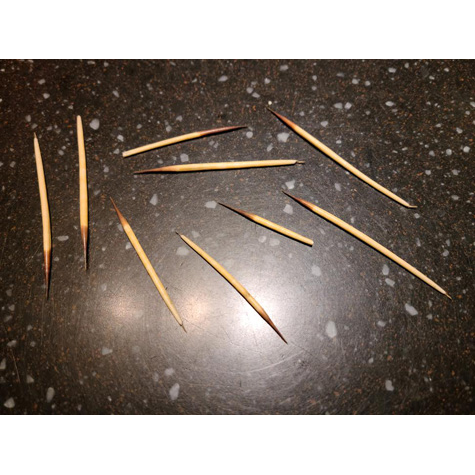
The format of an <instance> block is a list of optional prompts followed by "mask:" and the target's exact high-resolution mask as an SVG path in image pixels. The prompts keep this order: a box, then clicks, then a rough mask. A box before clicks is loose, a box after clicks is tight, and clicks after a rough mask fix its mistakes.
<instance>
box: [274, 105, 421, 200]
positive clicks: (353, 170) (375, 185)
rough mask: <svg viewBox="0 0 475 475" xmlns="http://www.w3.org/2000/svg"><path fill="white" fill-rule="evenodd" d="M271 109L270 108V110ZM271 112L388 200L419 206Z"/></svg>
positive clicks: (282, 117) (279, 115)
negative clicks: (396, 193)
mask: <svg viewBox="0 0 475 475" xmlns="http://www.w3.org/2000/svg"><path fill="white" fill-rule="evenodd" d="M268 109H269V108H268ZM269 111H270V112H272V113H273V114H274V115H275V116H276V117H278V118H279V119H280V120H281V121H282V122H283V123H284V124H285V125H287V126H288V127H290V128H291V129H292V130H293V131H294V132H295V133H296V134H298V135H300V136H301V137H303V138H304V139H305V140H307V141H308V142H310V143H311V144H312V145H314V146H315V147H317V148H318V149H319V150H320V151H322V152H323V153H324V154H325V155H327V156H328V157H330V158H331V159H332V160H334V161H335V162H337V163H338V164H339V165H341V166H342V167H343V168H346V169H347V170H348V171H349V172H350V173H353V175H355V176H357V177H358V178H359V179H360V180H362V181H364V182H365V183H367V184H368V185H370V186H372V187H373V188H374V189H376V190H378V191H379V192H380V193H382V194H383V195H386V196H387V197H388V198H391V199H392V200H394V201H396V202H397V203H399V204H401V205H403V206H405V207H406V208H417V206H412V205H410V204H409V203H408V202H407V201H405V200H403V199H402V198H400V197H399V196H397V195H395V194H394V193H393V192H391V191H389V190H388V189H387V188H384V186H381V185H380V184H379V183H376V182H375V181H374V180H372V179H371V178H370V177H368V176H366V175H365V174H364V173H362V172H360V171H359V170H358V169H357V168H355V167H354V166H353V165H351V164H349V163H348V162H347V161H346V160H344V159H343V158H341V157H340V155H338V154H337V153H336V152H334V151H333V150H332V149H330V148H329V147H327V146H326V145H325V144H323V143H322V142H320V140H318V139H316V138H315V137H314V136H313V135H310V134H309V133H308V132H306V131H305V130H303V129H302V128H301V127H299V126H298V125H297V124H295V123H294V122H292V121H291V120H289V119H287V117H284V116H283V115H281V114H278V113H277V112H275V111H273V110H272V109H269Z"/></svg>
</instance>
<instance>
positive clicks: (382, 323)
mask: <svg viewBox="0 0 475 475" xmlns="http://www.w3.org/2000/svg"><path fill="white" fill-rule="evenodd" d="M377 325H378V327H381V328H384V327H385V326H386V322H383V321H382V320H378V322H377Z"/></svg>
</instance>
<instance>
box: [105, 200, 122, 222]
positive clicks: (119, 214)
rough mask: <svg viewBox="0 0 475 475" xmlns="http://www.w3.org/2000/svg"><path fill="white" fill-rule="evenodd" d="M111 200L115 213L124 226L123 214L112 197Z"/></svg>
mask: <svg viewBox="0 0 475 475" xmlns="http://www.w3.org/2000/svg"><path fill="white" fill-rule="evenodd" d="M109 199H110V200H111V202H112V206H114V209H115V212H116V213H117V216H118V217H119V220H120V222H121V224H122V222H123V221H124V220H125V218H124V217H123V216H122V213H121V212H120V211H119V208H117V206H116V204H115V203H114V200H113V199H112V198H111V197H110V196H109Z"/></svg>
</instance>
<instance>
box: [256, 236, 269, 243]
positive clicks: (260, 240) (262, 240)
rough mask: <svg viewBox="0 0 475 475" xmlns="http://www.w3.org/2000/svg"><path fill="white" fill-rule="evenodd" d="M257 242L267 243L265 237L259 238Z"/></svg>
mask: <svg viewBox="0 0 475 475" xmlns="http://www.w3.org/2000/svg"><path fill="white" fill-rule="evenodd" d="M257 240H258V241H259V242H260V243H261V244H262V243H264V242H266V241H267V236H259V237H258V238H257Z"/></svg>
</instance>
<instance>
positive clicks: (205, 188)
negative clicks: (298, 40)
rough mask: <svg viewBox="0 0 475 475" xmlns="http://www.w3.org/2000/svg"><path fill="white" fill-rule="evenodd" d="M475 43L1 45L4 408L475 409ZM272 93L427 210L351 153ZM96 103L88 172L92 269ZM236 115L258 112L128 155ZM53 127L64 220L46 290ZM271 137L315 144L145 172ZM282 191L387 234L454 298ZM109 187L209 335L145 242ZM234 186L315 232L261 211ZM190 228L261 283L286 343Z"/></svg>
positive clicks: (54, 199) (268, 143)
mask: <svg viewBox="0 0 475 475" xmlns="http://www.w3.org/2000/svg"><path fill="white" fill-rule="evenodd" d="M474 64H475V63H474V62H471V61H414V60H411V61H396V60H391V61H247V62H246V61H140V62H137V61H103V60H100V61H99V60H95V61H86V60H84V61H21V62H16V61H2V62H1V63H0V152H1V153H0V177H1V184H0V185H1V194H0V202H1V228H0V259H1V270H0V308H1V315H0V321H1V325H0V413H1V414H68V413H69V414H96V413H99V414H110V413H114V414H149V413H155V414H262V413H265V414H325V413H329V414H353V413H359V414H361V413H363V414H375V413H379V414H389V413H402V414H408V413H415V414H433V413H436V414H439V413H456V414H460V413H474V412H475V404H474V401H473V398H474V394H473V392H474V390H475V382H474V375H475V364H474V347H475V345H474V336H475V325H474V318H475V315H474V301H475V295H474V280H473V240H474V232H473V229H474V220H473V212H474V208H473V191H474V186H473V184H474V173H473V171H474V165H473V159H474V151H475V145H474V143H473V131H474V123H475V92H474V91H475V87H474V86H475V66H474ZM269 104H272V107H273V108H274V109H275V110H276V111H278V112H280V113H282V114H284V115H286V116H287V117H289V118H290V119H292V120H294V121H295V122H296V123H297V124H299V125H300V126H302V127H303V128H304V129H306V130H307V131H309V132H310V133H312V134H314V135H315V136H316V137H317V138H318V139H320V140H321V141H322V142H324V143H325V144H327V145H328V146H329V147H331V148H332V149H334V150H335V151H336V152H337V153H339V154H341V155H342V156H343V157H344V158H346V159H347V160H348V161H350V162H351V163H352V164H354V165H355V166H356V167H357V168H359V169H361V170H362V171H363V172H364V173H366V174H367V175H369V176H370V177H371V178H373V179H375V180H376V181H377V182H379V183H381V184H382V185H384V186H386V187H387V188H389V189H391V190H392V191H394V192H396V193H397V194H398V195H399V196H401V197H402V198H404V199H406V200H407V201H409V202H410V203H412V204H414V205H417V206H418V208H417V209H415V210H410V209H405V208H403V207H402V206H400V205H398V204H397V203H395V202H393V201H391V200H390V199H388V198H386V197H385V196H383V195H382V194H380V193H378V192H377V191H375V190H374V189H372V188H371V187H369V186H368V185H367V184H365V183H363V182H362V181H360V180H359V179H357V178H355V177H354V176H352V175H349V174H348V173H347V172H346V171H345V170H344V169H343V168H341V167H340V166H339V165H337V164H335V163H334V162H333V161H332V160H330V159H329V158H328V157H326V156H325V155H323V154H322V153H320V152H319V151H318V150H316V149H315V148H314V147H312V146H311V145H309V144H308V143H307V142H305V141H304V140H303V139H301V138H300V137H298V136H297V135H296V134H294V133H293V132H292V131H291V130H290V129H288V128H287V127H286V126H285V125H284V124H282V123H281V122H280V121H279V120H277V119H276V118H275V117H274V116H273V115H272V114H270V113H269V112H268V111H267V110H266V106H267V105H269ZM78 114H80V115H81V116H82V118H83V122H84V128H85V136H86V153H87V159H88V177H89V193H90V203H89V205H90V206H89V212H90V248H89V257H90V266H89V270H88V271H87V272H85V271H84V270H83V259H82V247H81V237H80V230H79V203H78V196H79V191H78V153H77V145H76V133H75V119H76V115H78ZM228 125H246V126H247V128H246V129H242V130H239V131H235V132H231V133H227V134H221V135H216V136H210V137H207V138H202V139H198V140H194V141H191V142H186V143H181V144H177V145H173V146H170V147H167V148H163V149H160V150H156V151H150V152H147V153H144V154H141V155H139V156H136V157H134V158H123V157H122V155H121V154H122V152H123V151H125V150H127V149H130V148H133V147H136V146H139V145H143V144H146V143H149V142H154V141H157V140H161V139H164V138H168V137H173V136H176V135H180V134H183V133H187V132H193V131H197V130H204V129H209V128H213V127H221V126H228ZM33 132H35V133H36V134H37V135H38V138H39V141H40V146H41V149H42V154H43V161H44V168H45V174H46V180H47V185H48V192H49V202H50V211H51V221H52V231H53V253H52V257H53V264H52V273H51V294H50V298H49V300H48V301H45V298H44V282H43V268H42V262H43V256H42V233H41V213H40V201H39V195H38V185H37V177H36V169H35V161H34V154H33ZM271 158H273V159H277V158H278V159H287V158H298V159H300V160H305V165H299V166H293V167H282V168H272V169H270V168H269V169H252V170H233V171H221V172H208V173H191V174H175V175H142V176H134V175H133V171H134V170H137V169H139V168H152V167H157V166H159V165H160V164H163V165H171V164H179V163H193V162H206V161H237V160H253V159H271ZM282 190H286V191H289V192H290V193H293V194H295V195H296V196H298V197H301V198H304V199H307V200H310V201H312V202H315V203H317V204H318V205H319V206H321V207H322V208H324V209H326V210H328V211H330V212H332V213H334V214H336V215H337V216H339V217H340V218H341V219H343V220H345V221H347V222H349V223H351V224H353V225H354V226H355V227H356V228H358V229H360V230H361V231H363V232H365V233H367V234H369V235H370V236H371V237H373V238H374V239H376V240H377V241H379V242H380V243H382V244H383V245H385V246H387V247H389V248H390V249H391V250H393V251H394V252H396V254H398V255H400V256H401V257H402V258H404V259H406V260H407V261H409V262H410V263H411V264H413V265H414V266H415V267H417V268H418V269H419V270H421V271H422V272H424V273H426V274H427V275H428V276H429V277H431V278H433V279H434V280H435V281H436V282H437V283H438V284H439V285H441V286H442V287H443V288H445V289H446V290H447V291H448V292H449V294H450V295H451V296H452V297H453V300H452V301H450V300H449V299H447V298H446V297H444V296H442V295H440V294H439V293H437V292H436V291H435V290H434V289H432V288H431V287H429V286H428V285H426V284H424V283H423V282H421V281H420V280H418V279H416V278H415V277H413V276H412V275H411V274H409V273H408V272H407V271H405V270H404V269H402V268H400V267H399V266H397V265H396V264H394V263H393V262H391V261H389V260H388V259H387V258H385V257H383V256H382V255H380V254H378V253H377V252H375V251H374V250H372V249H371V248H369V247H368V246H366V245H365V244H363V243H361V242H359V241H357V240H356V239H355V238H353V237H352V236H350V235H349V234H347V233H345V232H344V231H342V230H340V229H338V228H336V227H335V226H333V225H332V224H330V223H329V222H326V221H324V220H322V219H321V218H319V217H318V216H316V215H314V214H312V213H311V212H310V211H308V210H306V209H304V208H302V207H301V206H299V205H298V204H297V203H296V202H293V201H292V200H291V199H290V198H288V197H286V196H285V195H284V194H283V193H282ZM109 196H111V197H113V198H114V200H115V202H116V203H117V205H118V207H119V209H120V210H121V211H122V213H123V214H124V216H125V217H126V218H127V219H128V221H129V223H130V225H131V226H132V228H133V229H134V231H135V233H136V235H137V237H138V239H139V240H140V242H141V244H142V246H143V247H144V249H145V251H146V252H147V253H148V255H149V257H150V260H151V262H152V264H153V265H154V266H155V268H156V270H157V273H158V275H159V276H160V277H161V278H162V280H163V282H164V284H165V286H166V287H167V289H168V292H169V293H170V296H171V298H172V300H173V301H174V302H175V304H176V306H177V308H178V311H179V312H180V314H181V315H182V317H183V320H184V322H185V325H186V327H187V330H188V333H185V332H183V330H182V329H181V328H180V327H179V326H178V325H177V323H176V322H175V320H174V319H173V317H172V316H171V314H170V312H169V311H168V309H167V308H166V306H165V305H164V303H163V301H162V299H161V298H160V296H159V294H158V293H157V291H156V289H155V287H154V286H153V283H152V282H151V280H150V279H149V277H148V275H147V273H146V272H145V270H144V268H143V266H142V265H141V263H140V261H139V259H138V257H137V255H136V254H135V252H134V250H133V249H132V248H131V246H130V244H129V243H128V240H127V237H126V235H125V234H124V233H123V231H122V230H121V227H120V226H119V221H118V219H117V216H116V214H115V212H114V210H113V208H112V206H111V203H110V201H109ZM220 201H222V202H224V203H227V204H229V205H231V206H236V207H239V208H242V209H245V210H247V211H251V212H254V213H256V214H258V215H260V216H263V217H265V218H268V219H270V220H272V221H275V222H278V223H280V224H282V225H284V226H286V227H289V228H291V229H293V230H295V231H297V232H299V233H301V234H304V235H305V236H308V237H310V238H313V239H314V241H315V245H314V246H313V247H312V248H309V247H307V246H305V245H302V244H300V243H298V242H295V241H292V240H290V239H287V238H285V237H283V236H281V235H278V234H276V233H273V232H272V231H269V230H267V229H264V228H262V227H260V226H258V225H256V224H254V223H252V222H250V221H248V220H246V219H244V218H242V217H240V216H238V215H236V214H235V213H232V212H231V211H229V210H227V209H225V208H223V207H221V206H219V205H218V206H216V202H220ZM175 231H178V232H181V233H183V234H185V235H187V236H188V237H190V238H191V239H193V240H194V241H195V242H196V243H197V244H198V245H200V246H201V247H203V248H204V249H205V250H206V251H207V252H209V253H210V254H211V255H212V256H213V257H215V258H216V259H217V260H218V261H219V262H221V263H222V264H223V265H224V266H225V267H226V268H227V269H228V270H229V271H230V272H231V273H232V274H234V275H235V277H236V278H238V279H239V280H240V281H241V282H242V283H243V285H244V286H245V287H247V289H248V290H249V291H250V293H251V294H252V295H254V296H255V297H256V299H257V301H258V302H259V303H260V304H262V306H263V307H264V308H265V309H266V311H267V313H268V314H269V315H270V317H271V318H272V319H273V321H274V323H275V324H276V326H277V327H278V328H279V329H280V331H281V332H282V333H283V335H284V336H285V337H286V339H287V340H288V345H286V344H285V343H283V342H282V341H281V340H280V338H279V337H278V336H277V335H276V334H275V333H274V331H273V330H272V329H271V328H270V327H269V326H268V325H267V324H266V323H265V322H264V321H263V320H262V319H261V317H260V316H259V315H258V314H257V313H256V312H255V311H254V310H253V309H252V308H251V307H250V306H249V305H248V304H247V302H246V301H245V300H244V299H243V298H242V297H241V296H240V295H239V294H238V293H237V292H236V291H235V290H234V289H233V288H232V287H231V286H230V285H229V284H228V283H227V282H226V281H225V280H224V279H223V278H222V277H221V276H220V275H219V274H217V273H216V272H215V271H214V270H213V269H212V268H211V267H210V266H209V265H208V264H206V262H204V261H203V260H202V259H201V258H200V257H199V256H198V255H196V254H195V253H194V252H193V251H192V250H190V249H189V248H187V247H186V245H185V244H184V243H183V242H182V241H181V240H180V238H179V237H178V236H177V235H176V233H175Z"/></svg>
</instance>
